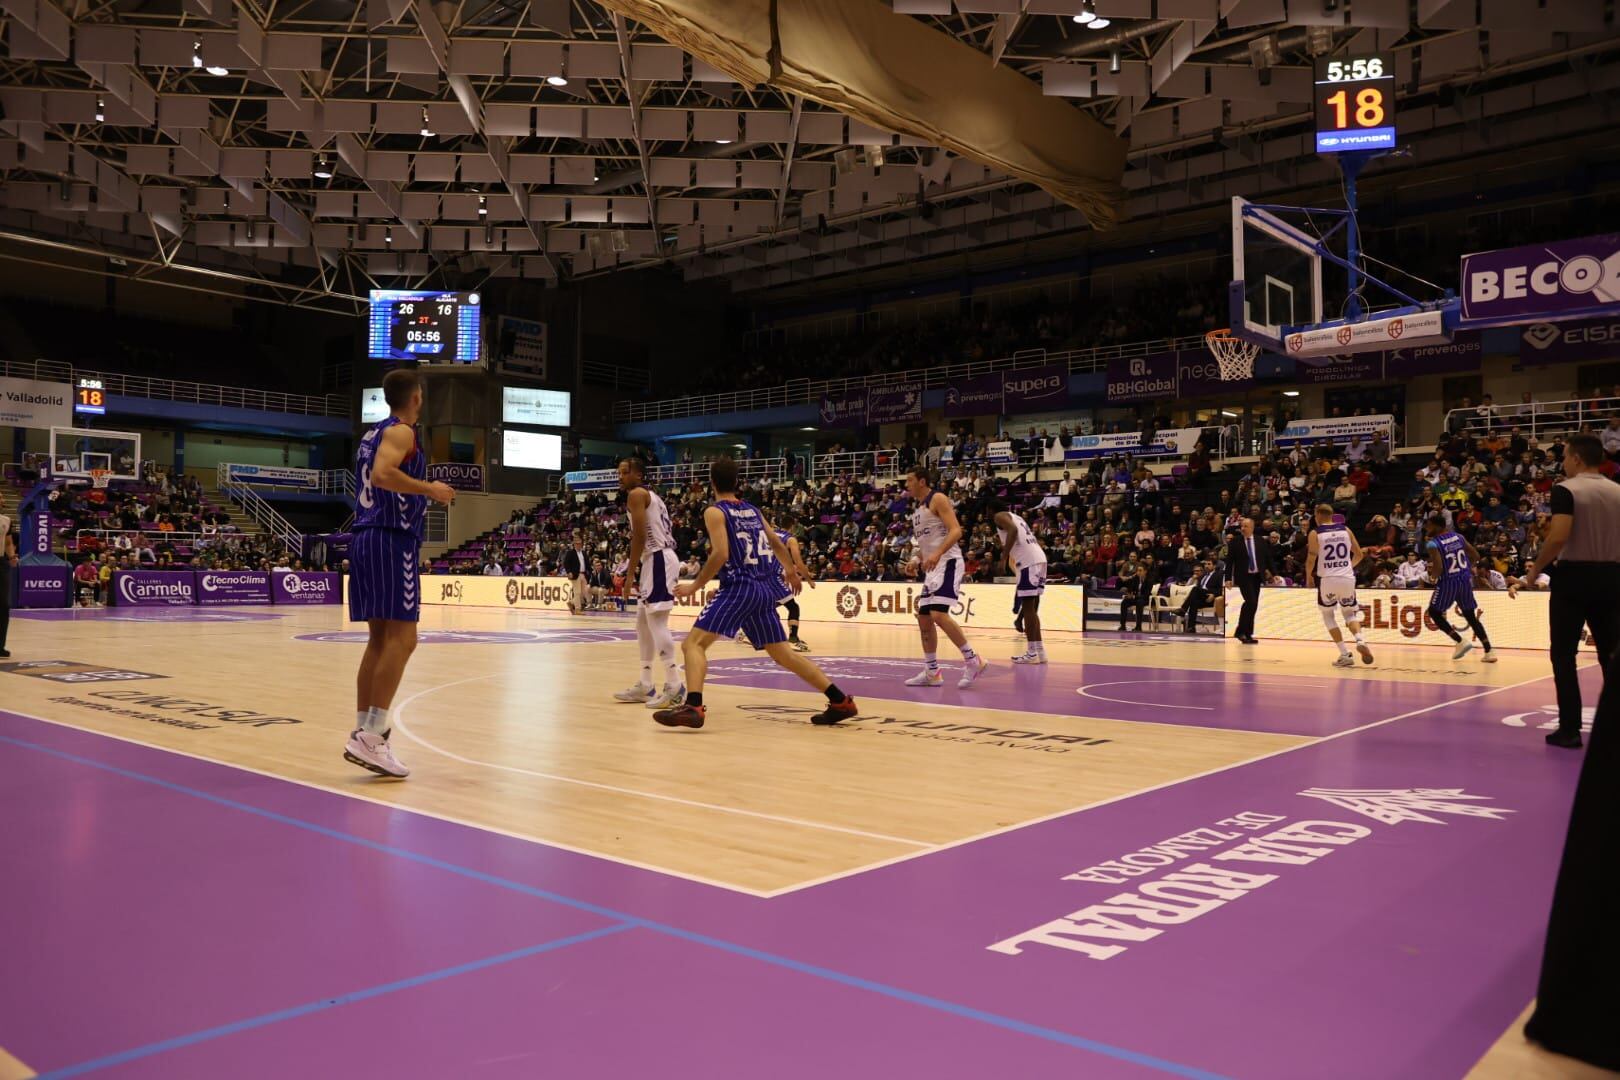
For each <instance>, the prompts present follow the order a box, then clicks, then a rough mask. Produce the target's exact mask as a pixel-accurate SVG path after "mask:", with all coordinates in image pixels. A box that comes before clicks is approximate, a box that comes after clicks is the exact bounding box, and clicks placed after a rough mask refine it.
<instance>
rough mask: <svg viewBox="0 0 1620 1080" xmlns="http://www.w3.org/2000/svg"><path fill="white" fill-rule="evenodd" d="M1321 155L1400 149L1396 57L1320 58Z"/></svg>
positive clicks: (1318, 149) (1318, 136)
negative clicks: (1397, 123) (1396, 108)
mask: <svg viewBox="0 0 1620 1080" xmlns="http://www.w3.org/2000/svg"><path fill="white" fill-rule="evenodd" d="M1315 89H1316V152H1317V153H1319V154H1338V153H1343V152H1345V151H1347V150H1393V149H1394V148H1395V58H1394V57H1393V56H1390V55H1387V54H1373V55H1370V56H1341V57H1333V58H1329V57H1325V56H1324V57H1318V58H1317V60H1316V87H1315Z"/></svg>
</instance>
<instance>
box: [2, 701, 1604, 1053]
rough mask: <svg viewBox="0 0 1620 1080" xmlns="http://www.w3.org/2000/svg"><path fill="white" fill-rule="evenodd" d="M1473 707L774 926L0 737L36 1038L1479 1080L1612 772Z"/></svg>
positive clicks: (1076, 825) (58, 747)
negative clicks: (1566, 839)
mask: <svg viewBox="0 0 1620 1080" xmlns="http://www.w3.org/2000/svg"><path fill="white" fill-rule="evenodd" d="M1585 683H1586V688H1587V692H1588V693H1589V694H1593V695H1595V693H1596V689H1597V685H1598V680H1597V677H1596V673H1595V672H1588V673H1586V675H1585ZM1477 693H1478V696H1476V697H1474V698H1472V699H1471V700H1467V701H1459V702H1455V703H1452V704H1441V705H1439V706H1437V707H1435V708H1433V709H1432V710H1430V711H1428V712H1424V713H1422V714H1419V715H1415V716H1412V717H1410V718H1407V719H1403V720H1399V721H1396V722H1394V723H1390V724H1385V725H1380V726H1378V727H1375V728H1371V729H1368V730H1366V731H1360V732H1355V733H1352V734H1349V735H1346V736H1344V737H1342V738H1337V739H1329V740H1326V741H1323V742H1318V743H1312V744H1308V745H1305V746H1302V747H1301V748H1299V749H1295V750H1291V751H1288V752H1285V753H1282V754H1278V755H1275V756H1272V757H1269V758H1265V759H1262V760H1259V761H1256V762H1252V763H1250V764H1248V765H1243V766H1239V767H1236V768H1232V769H1228V770H1224V771H1221V772H1217V773H1214V774H1211V775H1209V776H1205V777H1202V778H1199V779H1195V780H1190V781H1188V782H1185V783H1182V784H1179V785H1175V786H1172V787H1168V788H1164V789H1161V790H1157V791H1151V792H1147V793H1144V794H1141V795H1137V796H1133V797H1130V798H1126V799H1122V800H1119V801H1117V802H1113V803H1110V804H1106V805H1103V806H1099V807H1095V808H1093V809H1090V810H1082V811H1077V812H1074V813H1071V814H1068V815H1065V816H1063V817H1059V818H1055V819H1053V820H1050V821H1047V822H1044V823H1041V824H1038V825H1031V826H1028V827H1024V828H1020V829H1014V830H1011V831H1008V832H1005V833H1002V834H999V835H994V836H990V837H986V838H982V839H979V840H976V841H973V842H969V843H965V844H962V845H959V846H956V847H952V848H948V849H945V850H940V851H935V852H927V853H923V854H921V855H919V856H918V857H915V858H910V859H907V860H905V861H901V862H898V863H894V864H892V865H889V866H886V867H878V868H874V869H870V870H867V871H865V872H862V873H856V874H854V875H851V876H847V877H844V878H841V879H838V880H833V881H829V882H827V883H824V884H820V885H813V886H811V887H808V888H803V889H800V890H798V891H796V892H792V893H788V894H786V895H783V896H778V897H776V898H774V899H755V898H752V897H748V896H745V895H741V894H737V893H732V892H728V891H725V890H721V889H717V888H713V887H709V886H704V885H699V884H696V883H692V882H688V881H684V880H680V879H676V878H672V877H667V876H664V875H660V874H657V873H654V872H651V871H644V870H636V869H633V868H629V867H625V866H622V865H618V864H614V863H609V862H606V861H604V860H600V859H595V858H592V857H590V856H586V855H580V854H575V853H571V852H565V851H560V850H557V849H554V848H549V847H546V846H544V845H540V844H533V843H528V842H525V841H521V840H516V839H512V838H510V837H504V836H498V835H493V834H489V833H485V832H480V831H478V830H474V829H469V828H465V827H462V826H458V825H453V824H449V823H447V822H443V821H438V820H435V819H431V818H425V817H420V816H417V815H414V814H410V813H408V812H403V811H397V810H391V809H389V808H386V807H384V806H381V805H378V804H374V803H369V802H361V801H356V800H350V799H346V798H344V797H342V796H340V795H336V794H331V793H327V792H322V791H317V790H314V789H310V788H306V787H302V786H299V785H294V784H290V783H286V782H282V781H278V780H274V779H271V778H267V777H263V776H260V775H257V774H250V773H243V772H239V771H236V770H233V769H230V768H227V767H225V766H220V765H214V764H211V763H208V762H203V761H199V760H195V759H191V758H184V757H177V756H174V755H169V754H165V753H163V752H161V751H157V750H151V749H147V748H143V747H139V746H135V745H132V744H128V743H123V742H118V741H115V740H110V739H106V738H102V737H100V736H96V735H92V734H89V733H85V732H79V731H75V730H72V729H68V728H62V727H58V726H55V725H51V724H46V723H42V722H39V721H33V720H29V719H26V718H23V717H18V716H15V715H12V714H6V713H0V820H5V821H6V822H7V823H8V826H9V827H8V828H6V829H4V830H0V867H4V868H5V871H6V873H5V878H6V881H7V887H6V889H5V890H4V892H3V893H0V916H3V917H0V956H4V957H6V959H7V964H6V970H5V972H4V973H3V974H0V1046H4V1047H5V1048H6V1049H7V1050H8V1051H10V1052H11V1053H13V1054H14V1055H16V1056H17V1057H18V1058H19V1059H21V1060H22V1061H24V1062H25V1063H27V1064H28V1065H30V1066H32V1067H33V1068H35V1069H37V1070H39V1071H40V1072H41V1073H43V1074H47V1075H60V1076H70V1075H84V1074H87V1073H89V1074H97V1075H107V1076H119V1077H121V1076H127V1077H164V1078H165V1080H187V1078H192V1077H218V1076H232V1077H261V1076H262V1077H284V1076H294V1075H309V1074H310V1071H311V1068H312V1065H313V1063H320V1064H319V1067H318V1068H317V1069H316V1071H318V1072H321V1073H323V1074H326V1073H329V1074H332V1075H389V1076H395V1077H401V1078H404V1080H414V1078H418V1077H422V1078H427V1077H435V1078H437V1077H444V1076H461V1075H475V1074H476V1075H480V1076H492V1077H533V1076H536V1075H564V1076H604V1077H608V1076H613V1077H616V1076H629V1075H653V1074H657V1075H660V1076H669V1077H674V1078H683V1080H684V1078H687V1077H759V1076H772V1077H800V1076H804V1077H811V1076H814V1077H818V1078H819V1077H823V1076H825V1075H827V1074H828V1073H836V1074H839V1075H842V1076H846V1077H851V1078H861V1080H864V1078H867V1077H873V1078H877V1077H883V1078H889V1077H894V1076H938V1077H951V1078H955V1077H964V1078H965V1077H984V1076H991V1075H999V1076H1016V1077H1020V1078H1047V1077H1051V1078H1059V1077H1061V1078H1066V1080H1067V1078H1072V1077H1087V1078H1092V1077H1098V1078H1103V1080H1111V1078H1115V1077H1120V1078H1124V1077H1151V1076H1164V1075H1171V1076H1189V1077H1215V1076H1228V1077H1244V1078H1250V1077H1253V1078H1262V1080H1269V1078H1276V1080H1298V1078H1299V1077H1306V1076H1308V1077H1312V1078H1313V1080H1315V1078H1341V1077H1342V1078H1346V1080H1349V1078H1356V1080H1362V1078H1366V1077H1378V1078H1380V1080H1385V1078H1396V1080H1404V1078H1411V1080H1419V1078H1421V1080H1434V1078H1445V1077H1459V1076H1461V1075H1463V1073H1465V1072H1466V1071H1467V1069H1468V1067H1469V1066H1470V1065H1471V1064H1472V1062H1473V1061H1474V1060H1475V1059H1477V1058H1478V1056H1479V1055H1480V1054H1481V1053H1483V1052H1484V1050H1485V1049H1486V1048H1487V1047H1488V1046H1489V1045H1490V1044H1491V1042H1492V1041H1493V1040H1494V1039H1495V1038H1496V1037H1497V1036H1498V1035H1500V1034H1501V1032H1502V1031H1503V1030H1504V1029H1505V1028H1506V1027H1507V1026H1508V1024H1509V1023H1510V1022H1511V1021H1512V1020H1513V1018H1514V1016H1515V1015H1516V1014H1517V1013H1518V1011H1519V1010H1520V1009H1522V1008H1523V1007H1524V1005H1525V1004H1526V1003H1527V1002H1528V1001H1529V999H1530V997H1531V995H1532V993H1533V990H1534V983H1535V969H1536V962H1537V958H1538V953H1539V948H1540V943H1541V937H1542V932H1543V928H1544V923H1545V916H1546V911H1547V906H1548V902H1549V899H1550V893H1551V883H1552V878H1553V873H1554V869H1555V865H1556V861H1557V858H1558V852H1559V847H1560V844H1561V841H1562V835H1563V829H1564V825H1565V821H1566V816H1567V814H1568V809H1569V797H1570V792H1571V790H1572V787H1573V782H1574V777H1575V773H1576V771H1577V769H1578V767H1579V764H1580V755H1579V754H1575V753H1569V752H1567V751H1557V750H1551V749H1549V748H1547V747H1545V746H1544V744H1543V743H1542V740H1541V737H1540V732H1539V731H1537V730H1536V729H1534V728H1526V727H1521V726H1514V725H1513V724H1511V723H1508V722H1504V721H1505V719H1506V718H1509V717H1516V716H1522V715H1525V714H1527V713H1530V712H1532V711H1534V710H1538V709H1540V708H1542V707H1543V706H1544V705H1546V704H1547V702H1548V701H1550V699H1551V697H1552V688H1551V684H1550V680H1542V681H1540V682H1538V683H1535V684H1532V685H1529V686H1526V687H1522V688H1506V689H1502V690H1495V691H1485V692H1477ZM1414 707H1415V706H1414ZM722 711H726V710H723V707H722ZM716 718H718V717H716ZM725 720H726V722H728V723H746V722H747V721H746V719H745V718H744V717H741V716H739V715H727V716H725ZM803 737H804V738H839V737H840V736H839V735H838V734H837V733H836V732H835V731H821V730H816V729H812V728H810V727H809V725H806V726H805V730H804V732H803ZM1175 875H1180V877H1179V878H1178V877H1176V876H1175Z"/></svg>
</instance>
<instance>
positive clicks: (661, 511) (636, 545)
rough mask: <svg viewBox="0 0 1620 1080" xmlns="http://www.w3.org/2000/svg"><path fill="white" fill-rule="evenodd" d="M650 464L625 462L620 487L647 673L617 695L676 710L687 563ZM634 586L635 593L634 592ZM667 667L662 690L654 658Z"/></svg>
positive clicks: (681, 687)
mask: <svg viewBox="0 0 1620 1080" xmlns="http://www.w3.org/2000/svg"><path fill="white" fill-rule="evenodd" d="M646 474H647V467H646V465H645V464H644V463H643V462H642V460H641V459H640V458H638V457H627V458H625V459H624V460H623V461H621V462H619V487H620V488H621V489H623V491H624V492H625V496H624V504H625V508H626V509H627V510H629V512H630V558H629V560H628V562H627V564H626V569H625V575H624V595H625V596H626V597H629V596H632V595H634V596H635V597H636V644H637V645H639V646H640V648H641V678H640V679H638V680H637V681H636V685H634V686H632V687H629V688H628V689H625V690H620V691H619V692H618V693H616V694H614V695H613V697H614V700H616V701H624V702H645V703H646V706H647V708H649V709H673V708H675V707H676V706H678V705H680V704H681V703H682V702H684V701H685V700H686V686H685V684H684V683H682V682H681V676H680V670H681V669H680V667H679V666H678V665H676V663H675V635H674V634H672V633H670V631H669V612H670V609H671V608H673V607H674V606H675V583H676V582H677V581H678V580H679V578H680V572H681V563H680V560H679V559H678V558H676V556H675V533H674V530H673V529H671V528H670V522H669V507H667V506H665V505H664V500H663V499H661V498H659V496H658V494H657V493H656V492H654V491H653V490H652V489H650V488H648V487H646V486H644V484H643V481H644V480H645V479H646ZM632 590H633V592H632ZM655 656H656V657H657V659H658V666H659V667H660V668H662V669H663V676H662V679H663V681H662V687H663V688H662V689H659V686H660V684H659V683H657V682H654V681H653V658H654V657H655Z"/></svg>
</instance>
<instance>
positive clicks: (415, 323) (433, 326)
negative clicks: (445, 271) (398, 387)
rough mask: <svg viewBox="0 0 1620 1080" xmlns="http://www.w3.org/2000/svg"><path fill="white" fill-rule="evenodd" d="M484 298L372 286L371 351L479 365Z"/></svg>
mask: <svg viewBox="0 0 1620 1080" xmlns="http://www.w3.org/2000/svg"><path fill="white" fill-rule="evenodd" d="M479 299H480V297H479V295H478V294H477V293H457V292H422V291H417V290H405V289H373V290H371V318H370V324H369V325H370V333H369V335H368V336H369V349H368V352H367V355H368V356H370V357H371V358H372V359H373V360H417V361H420V362H422V363H424V364H476V363H478V362H479V361H480V360H481V359H482V354H481V353H480V351H479V331H480V328H481V320H480V318H479V315H480V312H481V308H480V307H479Z"/></svg>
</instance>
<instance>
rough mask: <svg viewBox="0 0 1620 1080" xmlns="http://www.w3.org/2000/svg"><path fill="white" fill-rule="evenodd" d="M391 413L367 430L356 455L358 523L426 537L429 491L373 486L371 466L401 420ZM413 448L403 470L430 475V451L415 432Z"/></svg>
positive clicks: (417, 476)
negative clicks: (414, 492)
mask: <svg viewBox="0 0 1620 1080" xmlns="http://www.w3.org/2000/svg"><path fill="white" fill-rule="evenodd" d="M400 422H401V421H400V419H399V417H397V416H390V417H389V418H388V419H386V420H384V421H382V422H381V423H379V424H377V425H376V426H375V427H373V428H372V429H371V430H370V431H368V432H366V434H365V437H364V438H362V439H361V440H360V449H359V450H357V451H356V452H355V455H354V492H355V508H354V527H355V528H356V529H399V530H400V531H402V532H408V533H411V534H412V535H414V536H415V537H416V538H417V539H418V540H420V539H421V538H422V521H423V516H424V514H425V513H426V511H427V496H426V495H402V494H399V493H398V492H394V491H384V490H383V489H381V488H377V487H372V486H371V470H372V467H373V466H374V465H375V464H376V461H377V447H378V446H379V445H381V443H382V437H383V432H385V431H387V430H388V429H389V428H391V427H393V426H395V425H396V424H398V423H400ZM411 440H412V443H413V445H412V447H411V452H410V453H409V454H406V455H405V460H404V461H401V462H400V463H399V468H400V471H401V472H403V473H404V474H405V475H406V476H409V477H410V478H412V479H413V480H425V479H427V455H426V454H424V453H422V447H421V445H420V444H416V442H415V440H416V433H415V432H412V433H411Z"/></svg>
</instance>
